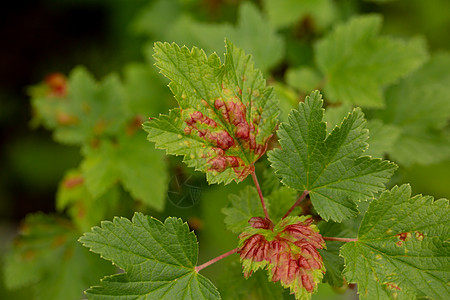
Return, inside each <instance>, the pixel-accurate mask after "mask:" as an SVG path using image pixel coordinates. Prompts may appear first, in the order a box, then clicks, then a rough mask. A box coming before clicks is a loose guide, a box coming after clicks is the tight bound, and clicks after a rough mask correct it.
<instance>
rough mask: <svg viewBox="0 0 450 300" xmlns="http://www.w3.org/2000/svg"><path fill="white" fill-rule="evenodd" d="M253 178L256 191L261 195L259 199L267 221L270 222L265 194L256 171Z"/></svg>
mask: <svg viewBox="0 0 450 300" xmlns="http://www.w3.org/2000/svg"><path fill="white" fill-rule="evenodd" d="M252 178H253V182H254V183H255V186H256V189H257V190H258V195H259V199H260V200H261V205H262V208H263V210H264V215H265V216H266V219H267V220H270V218H269V213H268V212H267V207H266V203H265V202H264V197H263V194H262V191H261V187H260V186H259V182H258V178H257V177H256V172H255V171H253V172H252Z"/></svg>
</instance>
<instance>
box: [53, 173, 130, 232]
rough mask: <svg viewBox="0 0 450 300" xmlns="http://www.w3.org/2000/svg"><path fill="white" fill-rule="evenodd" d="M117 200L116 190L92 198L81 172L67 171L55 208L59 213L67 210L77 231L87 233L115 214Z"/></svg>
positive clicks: (118, 196) (118, 194)
mask: <svg viewBox="0 0 450 300" xmlns="http://www.w3.org/2000/svg"><path fill="white" fill-rule="evenodd" d="M119 198H120V193H119V191H118V189H117V188H113V189H110V190H108V191H107V192H106V193H105V194H103V195H102V196H100V197H97V198H94V197H92V195H91V193H89V191H88V189H87V188H86V184H85V179H84V177H83V176H82V173H81V171H80V170H69V171H68V172H67V173H66V175H65V176H64V178H63V180H62V181H61V182H60V184H59V187H58V191H57V194H56V208H57V210H58V211H60V212H63V211H64V210H67V213H68V214H69V216H70V217H71V219H72V220H73V222H74V223H75V224H76V225H77V227H78V229H79V230H80V231H87V230H89V229H90V228H91V227H92V226H94V225H97V224H99V223H100V221H102V220H104V219H106V218H108V217H109V216H110V215H113V214H114V213H115V212H116V210H115V209H116V208H117V204H118V203H119ZM122 202H123V201H122Z"/></svg>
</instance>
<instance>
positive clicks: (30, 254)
mask: <svg viewBox="0 0 450 300" xmlns="http://www.w3.org/2000/svg"><path fill="white" fill-rule="evenodd" d="M78 236H79V233H78V232H77V231H75V230H74V228H73V226H72V224H71V223H70V222H69V221H68V220H65V219H62V218H58V217H55V216H47V215H43V214H35V215H29V216H27V218H26V219H25V221H24V222H23V224H22V226H21V233H20V235H19V236H18V237H17V238H16V240H15V241H14V245H13V247H12V249H11V251H10V252H9V253H7V255H6V256H5V260H4V261H5V265H4V273H5V276H4V279H5V285H6V287H8V288H10V289H18V288H22V287H24V286H27V285H31V286H32V287H33V290H34V294H35V299H38V300H39V299H43V300H44V299H45V300H60V299H67V300H72V299H73V300H78V299H81V298H82V296H83V290H85V289H86V288H88V287H89V286H90V285H91V284H93V283H95V282H97V281H98V280H99V279H100V278H101V277H102V276H104V275H105V274H107V273H110V272H114V268H113V267H112V266H111V264H109V263H107V262H105V261H102V260H101V259H99V258H98V257H96V256H95V255H93V254H92V253H89V251H87V249H84V248H83V247H82V246H81V245H80V244H79V243H77V238H78Z"/></svg>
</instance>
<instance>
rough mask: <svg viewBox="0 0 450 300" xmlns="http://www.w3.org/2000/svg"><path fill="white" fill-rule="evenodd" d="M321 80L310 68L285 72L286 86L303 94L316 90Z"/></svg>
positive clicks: (299, 68) (292, 69)
mask: <svg viewBox="0 0 450 300" xmlns="http://www.w3.org/2000/svg"><path fill="white" fill-rule="evenodd" d="M321 79H322V78H321V77H320V75H319V74H317V72H316V70H314V69H312V68H310V67H305V66H303V67H298V68H291V69H289V70H288V71H287V72H286V82H287V84H289V85H290V86H291V87H294V88H296V89H297V90H299V91H300V92H302V93H305V94H309V93H311V92H312V91H313V90H316V89H317V88H318V86H319V84H320V81H321Z"/></svg>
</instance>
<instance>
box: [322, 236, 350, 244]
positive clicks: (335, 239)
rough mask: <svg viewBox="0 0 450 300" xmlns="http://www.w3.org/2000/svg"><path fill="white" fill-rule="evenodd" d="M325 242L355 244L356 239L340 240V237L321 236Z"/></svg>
mask: <svg viewBox="0 0 450 300" xmlns="http://www.w3.org/2000/svg"><path fill="white" fill-rule="evenodd" d="M322 238H323V239H324V240H325V241H338V242H346V243H347V242H357V241H358V239H353V238H340V237H332V236H323V237H322Z"/></svg>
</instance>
